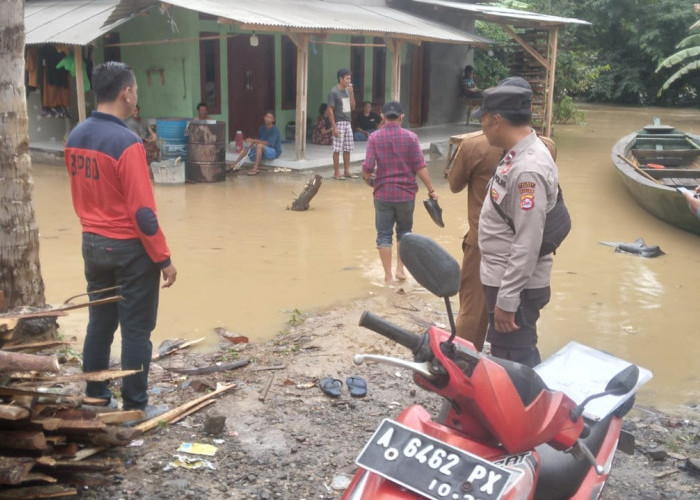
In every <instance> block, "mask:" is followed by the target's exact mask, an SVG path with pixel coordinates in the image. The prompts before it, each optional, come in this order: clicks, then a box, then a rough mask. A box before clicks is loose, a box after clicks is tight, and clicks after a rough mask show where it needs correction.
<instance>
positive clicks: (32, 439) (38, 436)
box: [0, 431, 48, 450]
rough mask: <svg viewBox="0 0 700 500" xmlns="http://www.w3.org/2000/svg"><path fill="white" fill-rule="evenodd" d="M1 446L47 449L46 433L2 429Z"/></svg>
mask: <svg viewBox="0 0 700 500" xmlns="http://www.w3.org/2000/svg"><path fill="white" fill-rule="evenodd" d="M0 447H2V448H7V449H10V450H45V449H46V448H48V445H47V444H46V439H44V433H43V432H39V431H0Z"/></svg>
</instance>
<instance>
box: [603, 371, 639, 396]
mask: <svg viewBox="0 0 700 500" xmlns="http://www.w3.org/2000/svg"><path fill="white" fill-rule="evenodd" d="M638 381H639V367H638V366H637V365H629V366H628V367H627V368H625V369H624V370H622V371H621V372H620V373H618V374H617V375H615V376H614V377H613V378H611V379H610V382H608V385H607V386H605V392H606V393H608V394H612V395H613V396H622V395H623V394H627V393H628V392H630V391H631V390H632V389H634V387H635V386H636V385H637V382H638Z"/></svg>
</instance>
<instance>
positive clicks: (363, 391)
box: [318, 375, 367, 398]
mask: <svg viewBox="0 0 700 500" xmlns="http://www.w3.org/2000/svg"><path fill="white" fill-rule="evenodd" d="M345 383H346V384H347V386H348V390H349V391H350V395H351V396H353V397H355V398H363V397H365V396H366V395H367V381H366V380H365V379H363V378H362V377H357V376H354V375H353V376H350V377H348V378H347V379H346V380H345ZM318 386H319V387H320V388H321V390H322V391H323V393H324V394H326V395H327V396H330V397H332V398H339V397H340V389H341V388H342V387H343V381H342V380H338V379H337V378H331V377H327V378H324V379H321V380H320V381H319V382H318Z"/></svg>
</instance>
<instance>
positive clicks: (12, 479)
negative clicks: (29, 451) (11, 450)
mask: <svg viewBox="0 0 700 500" xmlns="http://www.w3.org/2000/svg"><path fill="white" fill-rule="evenodd" d="M32 467H34V460H32V459H31V458H27V457H19V458H14V457H2V456H0V484H19V483H21V482H22V481H24V479H25V478H26V477H27V476H28V475H29V471H31V470H32Z"/></svg>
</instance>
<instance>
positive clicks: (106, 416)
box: [97, 410, 146, 424]
mask: <svg viewBox="0 0 700 500" xmlns="http://www.w3.org/2000/svg"><path fill="white" fill-rule="evenodd" d="M97 418H98V419H99V420H100V421H102V422H104V423H105V424H120V423H122V422H128V421H129V420H142V419H144V418H146V414H145V413H144V411H143V410H124V411H111V412H107V413H100V414H99V415H98V416H97Z"/></svg>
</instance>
